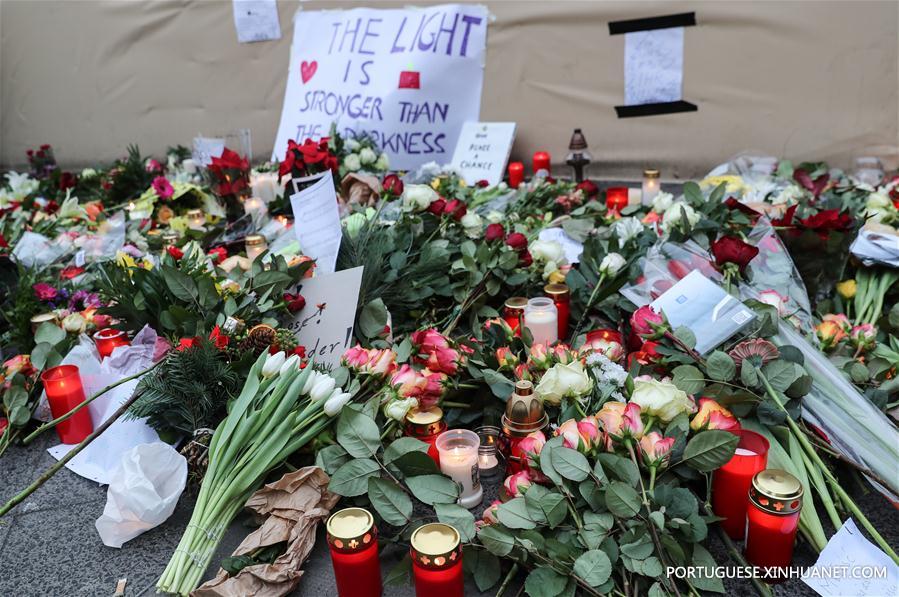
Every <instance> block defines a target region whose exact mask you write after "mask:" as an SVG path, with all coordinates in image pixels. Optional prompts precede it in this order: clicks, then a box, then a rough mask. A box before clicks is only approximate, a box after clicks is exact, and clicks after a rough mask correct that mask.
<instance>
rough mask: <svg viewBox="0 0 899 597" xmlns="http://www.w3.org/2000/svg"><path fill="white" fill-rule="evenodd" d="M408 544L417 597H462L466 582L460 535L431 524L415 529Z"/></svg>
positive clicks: (455, 531) (447, 526) (454, 530)
mask: <svg viewBox="0 0 899 597" xmlns="http://www.w3.org/2000/svg"><path fill="white" fill-rule="evenodd" d="M411 543H412V548H411V549H410V554H411V556H412V575H413V576H414V577H415V595H416V597H462V595H463V594H464V591H465V582H464V579H463V575H462V542H461V537H460V535H459V531H457V530H456V529H455V528H453V527H452V526H450V525H448V524H443V523H441V522H432V523H430V524H426V525H423V526H420V527H418V528H417V529H415V532H413V533H412V537H411Z"/></svg>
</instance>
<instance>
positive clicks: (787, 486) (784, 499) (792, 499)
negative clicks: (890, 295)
mask: <svg viewBox="0 0 899 597" xmlns="http://www.w3.org/2000/svg"><path fill="white" fill-rule="evenodd" d="M802 493H803V488H802V483H800V482H799V479H797V478H796V477H794V476H793V475H791V474H790V473H788V472H786V471H782V470H780V469H767V470H764V471H761V472H760V473H756V475H755V476H754V477H753V478H752V487H750V488H749V499H750V501H751V502H752V503H753V504H754V505H755V506H756V507H757V508H759V509H760V510H762V511H764V512H767V513H768V514H777V515H785V514H793V513H795V512H799V510H800V509H801V508H802Z"/></svg>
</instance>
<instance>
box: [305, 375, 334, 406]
mask: <svg viewBox="0 0 899 597" xmlns="http://www.w3.org/2000/svg"><path fill="white" fill-rule="evenodd" d="M336 385H337V381H336V380H335V379H334V378H333V377H331V376H330V375H323V376H322V378H321V379H319V380H318V382H317V383H316V384H315V385H314V386H313V387H312V391H311V392H309V398H310V399H311V400H312V401H313V402H318V401H319V400H324V399H325V398H327V397H328V396H330V395H331V390H333V389H334V386H336Z"/></svg>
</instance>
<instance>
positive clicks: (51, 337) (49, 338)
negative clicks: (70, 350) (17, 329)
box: [34, 321, 66, 345]
mask: <svg viewBox="0 0 899 597" xmlns="http://www.w3.org/2000/svg"><path fill="white" fill-rule="evenodd" d="M65 339H66V331H65V330H64V329H62V328H61V327H59V326H58V325H56V324H55V323H53V322H50V321H45V322H44V323H42V324H41V325H40V327H38V328H37V332H35V334H34V342H35V344H40V343H41V342H46V343H47V344H50V345H56V344H59V343H60V342H62V341H63V340H65Z"/></svg>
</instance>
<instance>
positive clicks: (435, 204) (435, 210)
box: [428, 199, 446, 216]
mask: <svg viewBox="0 0 899 597" xmlns="http://www.w3.org/2000/svg"><path fill="white" fill-rule="evenodd" d="M445 208H446V201H444V200H443V199H434V200H433V201H431V204H430V205H429V206H428V211H429V212H431V213H432V214H434V215H435V216H442V215H443V210H444V209H445Z"/></svg>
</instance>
